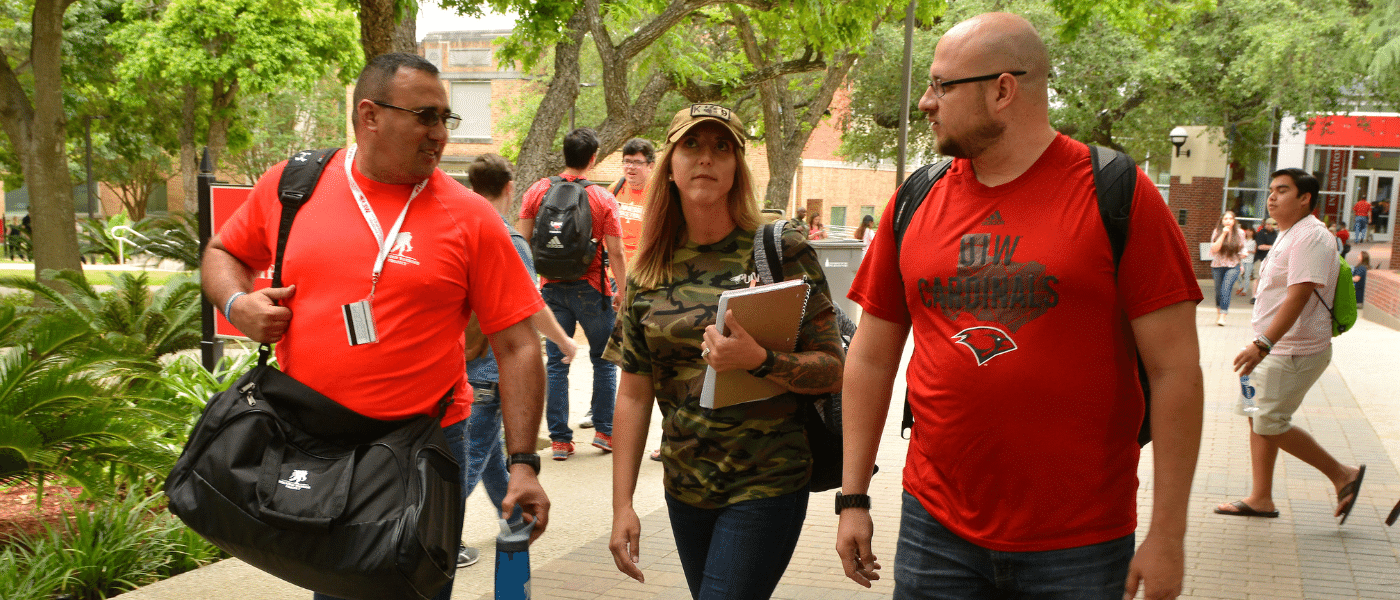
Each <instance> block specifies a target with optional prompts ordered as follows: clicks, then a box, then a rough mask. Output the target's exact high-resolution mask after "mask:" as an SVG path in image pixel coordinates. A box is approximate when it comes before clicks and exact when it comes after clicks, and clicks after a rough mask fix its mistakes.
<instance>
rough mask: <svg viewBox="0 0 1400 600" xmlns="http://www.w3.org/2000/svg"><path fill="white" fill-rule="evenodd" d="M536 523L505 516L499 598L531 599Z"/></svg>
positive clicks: (498, 538)
mask: <svg viewBox="0 0 1400 600" xmlns="http://www.w3.org/2000/svg"><path fill="white" fill-rule="evenodd" d="M534 529H535V523H534V521H531V522H529V523H526V522H524V521H523V520H522V521H520V522H518V523H516V524H515V525H511V524H510V522H509V521H506V520H505V519H501V534H500V535H498V536H496V600H530V532H531V531H534Z"/></svg>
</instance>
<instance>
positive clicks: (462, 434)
mask: <svg viewBox="0 0 1400 600" xmlns="http://www.w3.org/2000/svg"><path fill="white" fill-rule="evenodd" d="M442 435H443V437H446V438H447V449H448V451H450V452H452V457H453V458H456V459H457V464H459V465H462V475H463V477H464V479H463V481H465V476H466V473H467V466H466V465H467V422H466V421H458V422H456V423H453V424H451V425H448V426H447V427H443V428H442ZM466 511H467V492H466V488H465V487H464V488H463V489H462V512H466ZM457 537H459V538H460V537H462V532H461V530H458V531H457ZM451 558H452V560H451V561H450V562H449V564H448V568H449V569H451V571H452V573H453V574H454V575H455V574H456V572H457V553H456V552H455V551H454V552H453V553H452V556H451ZM311 598H312V600H340V599H339V598H336V597H335V596H328V595H326V594H321V593H314V592H313V593H312V594H311ZM451 598H452V580H451V579H449V580H447V585H444V586H442V589H440V590H438V593H437V594H436V595H434V596H433V600H451Z"/></svg>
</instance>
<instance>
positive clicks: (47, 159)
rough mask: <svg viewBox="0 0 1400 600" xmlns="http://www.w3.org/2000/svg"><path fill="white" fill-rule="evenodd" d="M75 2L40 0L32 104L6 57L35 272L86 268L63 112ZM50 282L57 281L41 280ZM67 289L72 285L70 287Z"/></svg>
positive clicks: (0, 70)
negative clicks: (66, 29)
mask: <svg viewBox="0 0 1400 600" xmlns="http://www.w3.org/2000/svg"><path fill="white" fill-rule="evenodd" d="M70 3H71V0H36V1H35V3H34V12H33V15H32V24H33V25H32V26H33V30H32V31H33V33H32V38H31V43H30V50H29V52H30V54H29V65H30V68H31V72H32V74H33V77H34V88H33V89H34V100H33V102H32V103H31V102H30V101H29V99H28V98H27V97H26V96H25V95H24V90H23V88H21V87H20V86H19V80H18V79H17V78H16V77H15V75H14V72H13V71H11V70H10V67H9V57H8V56H3V55H0V61H3V62H4V63H5V65H4V66H3V67H0V86H2V87H3V90H0V93H3V94H4V95H5V98H4V99H3V100H0V117H3V119H4V121H5V131H6V133H7V135H9V137H10V142H11V143H12V144H13V146H14V148H15V150H16V151H17V152H18V154H19V161H20V169H21V171H22V173H23V175H24V179H25V182H26V183H27V184H28V186H29V212H30V216H31V223H32V235H33V254H32V256H33V258H34V274H35V277H36V278H37V277H39V275H40V274H42V273H43V272H44V270H45V269H70V270H75V271H81V270H82V263H81V262H79V260H78V234H77V231H76V226H77V223H76V220H75V218H74V210H75V208H74V204H73V183H72V176H71V174H70V173H69V171H68V156H67V154H66V152H65V150H66V147H67V145H66V143H65V142H66V141H67V133H66V125H67V119H66V117H65V115H64V113H63V73H62V65H63V13H64V12H65V11H66V10H67V9H68V6H69V4H70ZM40 280H41V281H46V282H48V283H50V284H53V282H51V281H48V280H45V279H42V278H40ZM65 287H66V286H65Z"/></svg>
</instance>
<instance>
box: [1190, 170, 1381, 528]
mask: <svg viewBox="0 0 1400 600" xmlns="http://www.w3.org/2000/svg"><path fill="white" fill-rule="evenodd" d="M1319 187H1320V186H1319V185H1318V181H1317V179H1316V178H1315V177H1313V176H1312V175H1309V174H1308V173H1307V172H1306V171H1303V170H1302V169H1280V170H1278V171H1276V172H1274V174H1273V178H1272V181H1271V182H1270V184H1269V200H1268V206H1269V215H1270V216H1271V217H1273V218H1274V219H1275V220H1277V221H1278V225H1279V228H1280V231H1279V236H1278V240H1277V241H1276V242H1275V243H1274V244H1273V247H1272V248H1271V249H1270V251H1269V256H1268V258H1267V259H1266V260H1265V261H1264V263H1263V264H1262V265H1261V266H1260V268H1259V290H1258V295H1257V296H1256V300H1255V304H1254V316H1253V320H1252V323H1251V324H1252V326H1253V330H1254V334H1255V338H1254V339H1253V340H1251V341H1250V342H1248V343H1247V344H1245V346H1244V347H1243V348H1241V349H1240V353H1239V354H1238V355H1237V356H1236V357H1235V360H1234V366H1235V370H1236V371H1237V372H1238V373H1239V374H1240V375H1241V376H1249V377H1250V379H1249V383H1250V385H1253V386H1254V388H1255V394H1254V404H1255V406H1256V407H1257V409H1258V410H1257V411H1255V412H1253V413H1252V414H1251V413H1250V412H1248V411H1246V406H1245V402H1244V398H1243V397H1241V398H1240V399H1239V400H1238V401H1237V402H1236V405H1235V414H1237V415H1240V416H1244V417H1249V428H1250V432H1249V457H1250V467H1251V472H1252V479H1251V487H1250V493H1249V495H1248V496H1246V497H1244V498H1243V499H1240V500H1236V501H1234V502H1227V503H1224V504H1221V505H1219V506H1217V507H1216V508H1215V512H1216V513H1218V514H1222V515H1229V516H1236V517H1265V518H1273V517H1277V516H1278V515H1279V512H1278V509H1277V507H1276V506H1275V505H1274V498H1273V485H1274V465H1275V463H1276V462H1277V460H1278V451H1279V450H1283V451H1284V452H1287V453H1289V454H1292V455H1293V456H1296V457H1298V458H1299V459H1300V460H1302V461H1303V462H1305V463H1308V464H1309V465H1312V466H1313V468H1315V469H1317V470H1318V471H1321V472H1322V474H1323V475H1326V476H1327V478H1328V479H1329V480H1331V482H1332V485H1333V487H1334V488H1335V489H1336V491H1337V508H1336V512H1335V516H1339V517H1341V521H1340V523H1339V524H1342V523H1346V520H1347V516H1348V515H1349V514H1351V509H1352V507H1354V506H1355V505H1356V499H1357V497H1358V495H1359V493H1360V491H1361V482H1362V481H1363V480H1364V478H1365V476H1366V465H1359V466H1357V467H1351V466H1348V465H1344V464H1342V463H1341V462H1339V461H1338V460H1337V459H1336V458H1334V457H1333V456H1332V455H1331V454H1330V453H1328V452H1327V450H1326V449H1324V448H1323V447H1322V445H1321V444H1318V443H1317V440H1315V439H1313V437H1312V436H1311V435H1309V434H1308V432H1307V431H1304V430H1303V428H1302V427H1298V426H1296V425H1294V424H1293V422H1292V419H1293V413H1294V412H1297V410H1298V407H1299V406H1301V405H1302V403H1303V397H1304V396H1305V395H1306V394H1307V392H1308V390H1309V389H1311V388H1312V386H1313V384H1314V383H1317V380H1318V378H1319V377H1321V376H1322V372H1323V371H1325V370H1326V369H1327V365H1328V364H1329V363H1330V362H1331V361H1332V316H1331V313H1330V312H1329V311H1328V310H1327V308H1326V306H1324V305H1323V304H1322V302H1321V301H1320V300H1319V298H1331V297H1332V296H1333V292H1334V290H1333V288H1334V287H1335V286H1336V280H1337V270H1338V267H1339V266H1340V265H1339V263H1338V260H1337V251H1336V243H1335V242H1333V241H1332V240H1333V237H1332V235H1331V234H1330V233H1328V231H1327V229H1326V227H1325V226H1324V225H1323V224H1322V222H1321V221H1319V220H1318V219H1317V217H1314V216H1312V211H1313V209H1314V208H1316V206H1315V205H1316V204H1317V198H1318V190H1319ZM1274 340H1277V341H1274Z"/></svg>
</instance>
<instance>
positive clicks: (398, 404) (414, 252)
mask: <svg viewBox="0 0 1400 600" xmlns="http://www.w3.org/2000/svg"><path fill="white" fill-rule="evenodd" d="M344 158H345V152H344V151H340V152H337V153H336V155H335V157H334V158H332V159H331V162H330V164H328V165H326V170H325V172H324V173H322V174H321V181H320V183H319V184H318V185H317V186H316V191H315V193H314V194H312V196H311V199H310V201H308V202H307V203H306V205H305V206H303V207H302V209H301V212H299V213H297V217H296V221H294V222H293V224H292V231H291V233H290V234H289V235H288V238H287V250H286V257H285V258H284V259H283V266H282V269H283V271H282V281H283V284H284V285H296V286H297V289H296V295H294V296H293V297H292V298H291V299H289V300H288V301H287V303H286V306H287V307H288V308H290V309H291V311H292V320H291V323H290V325H289V327H288V329H287V333H286V336H285V337H283V338H282V341H281V342H279V343H278V344H277V360H278V361H279V362H280V363H281V366H282V369H283V370H284V371H286V373H287V374H288V375H291V376H292V377H295V378H296V379H297V380H298V381H301V382H302V383H304V384H306V385H308V386H310V387H311V388H312V389H314V390H316V391H318V392H320V393H322V394H325V395H326V396H328V397H330V398H332V399H334V400H336V401H337V402H340V403H341V404H344V405H345V406H347V407H349V408H350V409H352V410H354V411H356V412H358V413H360V414H364V415H368V416H371V417H375V418H379V419H401V418H405V417H408V416H412V415H420V414H433V413H435V412H436V411H437V402H438V400H439V399H441V398H442V397H443V395H444V394H446V393H447V391H448V390H449V389H452V390H454V393H453V397H454V398H455V400H456V403H455V404H454V405H453V406H452V407H451V408H450V409H448V412H447V416H446V418H444V419H443V424H444V425H450V424H452V423H455V422H457V421H460V420H462V419H465V418H466V416H467V414H468V413H469V411H470V403H471V390H470V388H468V386H467V384H466V371H465V369H466V362H465V356H464V355H463V338H462V334H463V332H464V331H466V327H467V321H468V319H469V317H470V315H471V313H472V311H473V310H475V311H476V313H477V317H478V320H479V321H480V322H481V330H482V331H483V332H486V333H488V334H489V333H495V332H497V331H500V330H502V329H505V328H507V327H509V326H511V325H514V324H515V323H518V322H520V321H522V320H524V319H525V318H527V317H529V316H530V315H532V314H534V313H535V312H537V311H538V310H539V309H541V308H543V307H544V302H543V300H541V299H540V295H539V293H537V292H536V291H535V287H534V283H533V282H532V281H531V278H530V275H529V274H528V273H526V272H525V267H524V265H522V264H521V263H520V259H519V258H518V257H517V256H516V253H515V247H514V246H513V245H512V244H511V241H510V235H509V234H508V233H507V232H506V228H505V224H504V223H503V222H502V221H501V218H500V216H499V215H498V214H497V213H496V211H495V210H494V209H492V208H491V205H490V204H488V203H487V202H486V200H485V199H484V198H482V197H481V196H479V195H477V194H476V193H475V192H472V191H470V190H467V189H466V188H464V187H462V185H461V184H459V183H457V182H456V181H454V180H453V179H452V178H450V177H448V176H447V175H446V174H444V173H443V172H442V171H441V170H437V171H434V172H433V175H432V179H431V181H430V182H429V183H428V185H427V187H425V188H424V189H423V191H422V192H421V193H420V194H418V197H417V198H415V199H414V200H413V204H412V205H410V206H409V208H408V215H407V216H406V217H405V218H404V223H403V227H402V228H401V229H400V230H399V235H398V237H397V238H396V239H395V242H394V245H393V246H392V248H393V250H392V251H391V252H390V254H389V258H388V259H387V260H385V262H384V270H383V272H382V274H381V275H380V278H379V285H378V287H377V288H376V290H375V294H374V300H373V302H372V304H373V307H374V317H375V325H376V328H377V329H378V333H379V342H378V343H374V344H365V345H360V346H353V347H352V346H350V342H349V339H348V338H347V336H346V333H345V320H344V317H343V316H342V312H341V306H342V305H344V304H348V303H351V302H358V301H360V300H364V299H365V298H366V297H367V296H368V295H369V291H370V275H371V273H372V272H373V270H374V260H375V257H376V255H377V254H378V251H379V245H378V244H377V243H375V241H374V236H373V234H371V233H370V229H369V226H368V225H367V224H366V223H365V219H364V217H363V216H362V215H361V214H360V210H359V207H358V205H357V204H356V203H355V199H354V197H353V196H351V194H350V188H349V185H347V183H346V180H345V166H344ZM285 165H286V163H285V162H284V163H281V164H278V165H277V166H275V167H273V168H272V169H270V170H269V171H268V172H267V173H266V174H264V175H263V176H262V178H260V179H259V180H258V183H257V185H256V186H255V187H254V188H253V191H252V193H251V194H250V195H249V196H248V201H247V202H246V203H245V204H244V205H243V206H242V207H241V208H239V209H238V211H237V212H235V213H234V214H233V216H232V217H231V218H230V219H229V221H228V222H227V223H225V224H224V226H223V228H222V229H220V230H219V239H220V240H222V241H223V244H224V247H225V248H227V249H228V251H229V252H230V253H232V254H233V255H234V256H235V257H237V258H238V259H239V260H240V261H243V263H244V264H246V265H248V266H249V267H252V268H253V269H256V270H262V269H266V268H269V267H271V265H272V260H273V257H274V252H275V251H276V244H277V228H278V222H279V220H280V219H281V204H280V203H279V202H278V201H277V182H278V179H280V178H281V175H282V169H283V167H284V166H285ZM355 181H356V182H357V183H358V184H359V185H360V189H362V190H364V193H365V196H366V198H368V199H369V203H370V206H371V208H373V209H374V214H375V216H376V217H378V218H379V223H380V227H382V228H383V230H384V231H385V232H387V231H389V229H390V228H392V227H393V225H394V221H395V219H397V218H398V216H399V211H400V210H401V209H402V208H403V205H404V202H406V201H407V200H408V197H409V194H410V193H411V192H412V189H413V186H411V185H388V184H383V183H379V182H376V181H372V180H370V179H369V178H366V177H364V176H362V175H360V173H359V170H358V169H356V171H355Z"/></svg>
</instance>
